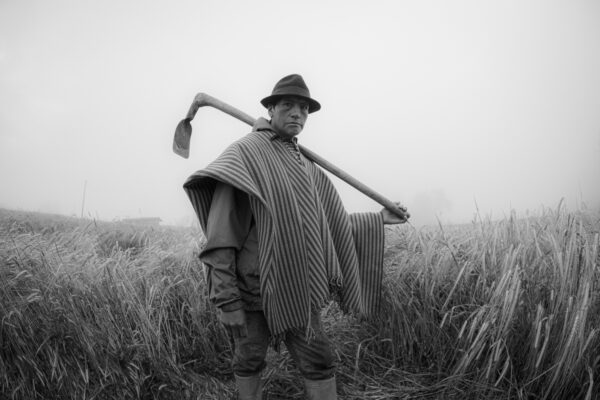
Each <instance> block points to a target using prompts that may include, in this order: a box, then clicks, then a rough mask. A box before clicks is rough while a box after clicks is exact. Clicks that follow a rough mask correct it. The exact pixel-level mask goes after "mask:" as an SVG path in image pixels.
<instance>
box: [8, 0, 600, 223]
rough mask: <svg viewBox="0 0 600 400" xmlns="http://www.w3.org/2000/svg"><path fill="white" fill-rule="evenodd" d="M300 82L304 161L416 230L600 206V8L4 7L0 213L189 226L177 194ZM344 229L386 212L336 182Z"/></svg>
mask: <svg viewBox="0 0 600 400" xmlns="http://www.w3.org/2000/svg"><path fill="white" fill-rule="evenodd" d="M290 73H299V74H301V75H303V77H304V79H305V81H306V82H307V84H308V86H309V88H310V90H311V94H312V96H313V97H314V98H315V99H317V100H318V101H319V102H320V103H321V104H322V109H321V111H319V112H317V113H315V114H311V115H310V117H309V119H308V123H307V125H306V126H305V129H304V131H303V132H302V133H301V135H300V137H299V140H300V143H302V144H304V145H305V146H306V147H308V148H310V149H311V150H313V151H315V152H316V153H318V154H320V155H321V156H323V157H324V158H326V159H328V160H329V161H330V162H332V163H334V164H336V165H338V166H339V167H341V168H342V169H344V170H346V171H347V172H348V173H350V174H351V175H353V176H354V177H356V178H357V179H359V180H360V181H362V182H364V183H366V184H367V185H369V186H370V187H372V188H373V189H375V190H376V191H378V192H380V193H381V194H383V195H384V196H386V197H388V198H390V199H392V200H397V201H401V202H402V203H403V204H405V205H406V206H407V207H408V208H409V211H411V213H412V214H413V221H414V223H415V224H416V225H422V224H428V223H432V222H435V221H436V218H440V219H441V220H442V221H443V222H445V223H453V222H469V221H470V220H471V219H472V217H473V214H474V213H475V211H476V207H478V208H479V211H480V213H481V214H482V215H483V216H488V215H491V216H492V217H493V218H502V217H503V216H504V215H507V214H508V213H510V210H511V209H514V210H516V211H517V213H518V214H519V215H525V213H526V212H527V210H529V211H530V212H536V211H538V210H540V209H541V208H542V207H544V206H545V207H556V205H557V204H558V202H559V201H560V199H561V198H563V197H564V198H565V200H566V202H567V205H568V206H569V207H570V208H571V209H575V208H577V207H580V206H581V203H582V202H585V203H587V205H588V206H596V205H598V204H600V185H599V184H598V182H600V180H599V177H600V2H599V1H596V0H587V1H584V0H564V1H552V0H536V1H527V0H508V1H507V0H502V1H481V0H472V1H466V0H461V1H445V0H439V1H375V0H371V1H348V0H346V1H304V2H297V1H296V2H287V1H281V0H273V1H209V0H195V1H152V2H150V1H141V0H136V1H126V0H122V1H116V0H115V1H95V0H94V1H92V0H70V1H67V0H52V1H42V0H0V104H1V107H0V207H5V208H13V209H22V210H33V211H45V212H54V213H61V214H66V215H78V216H79V215H80V213H81V208H82V198H83V192H84V185H85V182H86V181H87V188H86V197H85V209H84V214H85V215H86V216H88V217H94V218H100V219H105V220H111V219H115V218H124V217H141V216H157V217H161V218H162V219H163V220H164V221H165V222H166V223H189V221H191V219H192V218H193V211H192V209H191V206H190V204H189V201H188V200H187V198H186V197H185V194H184V192H183V190H182V184H183V182H184V181H185V179H186V178H187V176H189V175H190V174H191V173H193V172H194V171H195V170H197V169H200V168H202V167H204V166H205V165H206V164H207V163H208V162H210V161H211V160H212V159H214V158H215V157H216V156H218V154H220V153H221V152H222V151H223V150H224V148H225V147H226V146H227V144H228V143H230V142H231V141H233V140H235V139H237V138H239V137H241V136H243V135H244V134H245V133H247V132H248V131H249V128H248V127H247V126H246V125H244V124H243V123H241V122H239V121H236V120H234V119H233V118H231V117H229V116H227V115H225V114H223V113H221V112H219V111H216V110H214V109H201V110H200V111H199V112H198V115H197V117H196V119H195V120H194V122H193V129H194V134H193V136H192V146H191V156H190V158H189V159H188V160H185V159H183V158H180V157H178V156H176V155H175V154H174V153H173V152H172V150H171V144H172V140H173V132H174V129H175V126H176V125H177V122H178V121H179V120H180V119H181V118H183V117H184V116H185V114H186V112H187V109H188V107H189V105H190V103H191V101H192V99H193V97H194V95H195V94H196V93H197V92H206V93H209V94H211V95H212V96H215V97H217V98H220V99H221V100H223V101H226V102H228V103H231V104H232V105H234V106H236V107H238V108H240V109H242V110H244V111H245V112H247V113H249V114H250V115H253V116H255V117H258V116H266V111H265V110H264V109H263V108H262V106H261V105H260V103H259V100H260V99H262V98H263V97H265V96H267V95H269V94H270V92H271V90H272V88H273V85H274V84H275V82H276V81H277V80H279V79H280V78H281V77H283V76H284V75H288V74H290ZM335 183H336V186H337V187H338V188H339V190H340V194H341V195H342V199H343V201H344V203H345V204H346V206H347V208H348V210H349V211H363V210H364V211H373V210H379V209H380V208H381V207H380V206H379V205H377V204H376V203H374V202H373V201H372V200H370V199H368V198H366V197H365V196H364V195H362V194H360V193H358V192H357V191H355V190H354V189H352V188H350V187H348V186H347V185H346V184H344V183H342V182H341V181H337V180H336V181H335Z"/></svg>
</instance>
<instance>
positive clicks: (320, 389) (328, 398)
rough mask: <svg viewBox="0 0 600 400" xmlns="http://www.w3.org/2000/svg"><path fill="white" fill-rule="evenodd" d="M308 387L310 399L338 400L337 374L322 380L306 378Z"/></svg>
mask: <svg viewBox="0 0 600 400" xmlns="http://www.w3.org/2000/svg"><path fill="white" fill-rule="evenodd" d="M304 386H305V387H306V398H307V399H309V400H336V399H337V391H336V386H335V376H334V377H332V378H329V379H324V380H322V381H312V380H310V379H305V380H304Z"/></svg>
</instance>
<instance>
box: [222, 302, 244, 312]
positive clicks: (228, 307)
mask: <svg viewBox="0 0 600 400" xmlns="http://www.w3.org/2000/svg"><path fill="white" fill-rule="evenodd" d="M218 307H219V309H220V310H221V311H224V312H231V311H236V310H239V309H241V308H244V302H243V301H242V300H235V301H233V302H231V303H227V304H223V305H220V306H218Z"/></svg>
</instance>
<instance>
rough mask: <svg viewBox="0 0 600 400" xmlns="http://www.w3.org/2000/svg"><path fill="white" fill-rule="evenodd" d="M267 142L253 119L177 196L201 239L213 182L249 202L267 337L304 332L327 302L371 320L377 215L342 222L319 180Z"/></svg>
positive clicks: (379, 248)
mask: <svg viewBox="0 0 600 400" xmlns="http://www.w3.org/2000/svg"><path fill="white" fill-rule="evenodd" d="M274 138H276V135H275V133H274V132H273V131H271V130H270V125H269V123H268V122H267V121H266V120H264V119H260V120H259V122H258V123H257V124H256V125H255V130H253V132H251V133H249V134H248V135H247V136H245V137H244V138H242V139H240V140H238V141H237V142H235V143H233V144H232V145H231V146H229V147H228V148H227V149H226V150H225V151H224V152H223V154H221V156H219V157H218V158H217V159H216V160H215V161H214V162H212V163H211V164H209V165H208V166H207V167H206V168H205V169H203V170H200V171H197V172H196V173H194V174H193V175H192V176H190V178H188V180H187V181H186V182H185V184H184V189H185V191H186V193H187V195H188V196H189V198H190V200H191V202H192V205H193V207H194V210H195V211H196V214H197V216H198V218H199V221H200V225H201V227H202V229H203V230H204V232H205V233H206V224H207V220H208V213H209V211H210V204H211V200H212V195H213V192H214V188H215V186H216V181H222V182H224V183H227V184H229V185H232V186H234V187H235V188H237V189H239V190H241V191H243V192H245V193H246V194H248V197H249V200H250V207H251V209H252V213H253V215H254V219H255V221H256V228H257V233H258V264H259V265H258V270H259V271H260V293H261V300H262V306H263V312H264V314H265V317H266V319H267V323H268V324H269V328H270V330H271V334H272V335H273V336H274V337H278V336H280V335H282V334H284V333H285V332H286V331H288V330H293V329H307V328H308V326H310V318H311V311H314V310H318V309H320V308H322V307H323V306H324V305H325V304H326V303H327V302H328V301H329V300H330V299H331V298H332V294H333V295H335V297H336V298H337V299H338V301H339V303H340V306H341V308H342V309H343V310H344V311H350V312H353V313H356V314H360V315H370V314H373V313H374V312H375V311H376V310H377V308H378V305H379V296H380V293H381V280H382V273H383V272H382V265H383V238H384V233H383V220H382V217H381V215H380V214H379V213H362V214H352V215H348V214H347V213H346V211H345V210H344V207H343V205H342V202H341V200H340V198H339V196H338V194H337V192H336V190H335V188H334V187H333V185H332V183H331V181H330V180H329V179H328V178H327V176H326V175H325V173H324V172H323V171H322V170H321V169H319V168H318V167H317V166H316V165H315V164H313V163H312V162H310V161H309V160H308V159H306V158H305V157H304V156H302V157H301V159H300V160H297V159H296V158H294V157H293V156H292V155H291V154H290V152H289V150H288V149H287V148H286V146H285V144H284V143H283V142H282V141H281V140H273V139H274Z"/></svg>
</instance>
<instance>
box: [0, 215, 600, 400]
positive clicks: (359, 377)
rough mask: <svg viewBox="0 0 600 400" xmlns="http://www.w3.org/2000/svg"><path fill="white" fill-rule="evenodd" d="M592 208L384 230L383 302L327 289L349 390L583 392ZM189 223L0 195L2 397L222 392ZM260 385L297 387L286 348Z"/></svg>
mask: <svg viewBox="0 0 600 400" xmlns="http://www.w3.org/2000/svg"><path fill="white" fill-rule="evenodd" d="M599 226H600V221H599V219H598V215H595V214H592V213H583V212H575V213H569V212H567V211H566V210H564V209H562V208H559V209H558V210H547V211H545V212H544V213H543V214H542V215H538V216H536V217H527V218H521V219H517V218H516V216H515V215H511V216H510V217H508V218H506V219H504V220H502V221H499V222H492V221H484V220H478V221H476V222H473V223H472V224H470V225H464V226H439V227H437V228H432V229H423V230H415V229H412V228H411V227H408V226H402V227H397V228H389V229H388V230H387V235H386V237H387V239H386V261H385V269H386V274H385V282H384V283H385V285H384V287H385V293H384V297H383V298H384V304H383V310H382V311H383V312H382V314H381V315H380V316H379V318H377V319H375V320H372V321H368V322H366V321H359V320H356V319H355V318H353V317H347V316H344V315H342V314H341V313H340V312H339V310H338V309H337V308H336V307H335V306H334V305H332V306H331V307H330V308H328V309H327V310H325V311H324V314H323V315H324V319H325V326H326V329H327V330H328V332H329V334H330V335H331V337H332V338H333V341H334V344H335V346H336V349H337V351H338V355H339V361H340V362H339V365H340V368H339V372H338V377H339V381H340V383H341V385H340V386H341V387H340V390H339V392H340V395H341V397H342V398H346V399H365V398H372V399H404V398H411V399H419V398H420V399H451V398H461V399H464V398H473V399H478V398H498V399H501V398H514V399H585V400H588V399H594V398H596V397H598V395H599V394H600V392H599V391H598V385H597V382H596V380H597V377H598V374H599V372H600V339H599V337H598V329H599V323H598V322H599V319H600V315H599V311H600V310H599V306H600V302H599V299H598V295H599V287H598V283H599V272H598V264H599V263H600V256H599V254H598V247H599V245H600V243H599V237H598V229H599ZM201 245H202V240H201V235H200V232H198V231H197V230H191V229H175V228H163V227H161V228H154V229H145V230H140V229H136V228H134V227H128V226H123V225H119V224H109V223H98V222H90V221H81V220H76V219H68V218H64V217H51V216H45V215H38V214H29V213H17V212H12V211H5V210H0V321H1V326H0V397H2V398H4V397H5V398H15V399H48V398H64V399H94V398H96V399H113V398H114V399H128V398H129V399H135V398H165V399H170V398H174V397H176V398H182V399H197V398H198V399H200V398H202V399H204V398H206V399H220V398H229V397H230V396H232V395H233V384H232V379H231V378H232V377H231V373H230V372H229V368H228V363H229V357H230V347H229V343H228V341H227V339H226V338H225V336H224V334H223V331H222V328H221V327H220V326H219V324H218V323H217V320H216V316H215V313H214V312H213V310H212V308H211V306H210V305H209V303H208V301H207V299H206V294H205V290H204V277H203V273H202V267H201V265H200V264H199V262H198V261H197V253H198V251H199V249H200V247H201ZM264 378H265V379H266V390H267V397H268V398H301V397H300V396H301V395H300V394H298V393H299V392H300V390H301V382H300V381H299V378H298V377H297V374H296V373H295V370H294V367H293V366H292V365H291V363H290V361H289V357H288V356H287V354H286V352H285V350H284V351H283V353H282V354H275V353H271V354H270V367H269V369H268V370H267V371H265V374H264Z"/></svg>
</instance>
